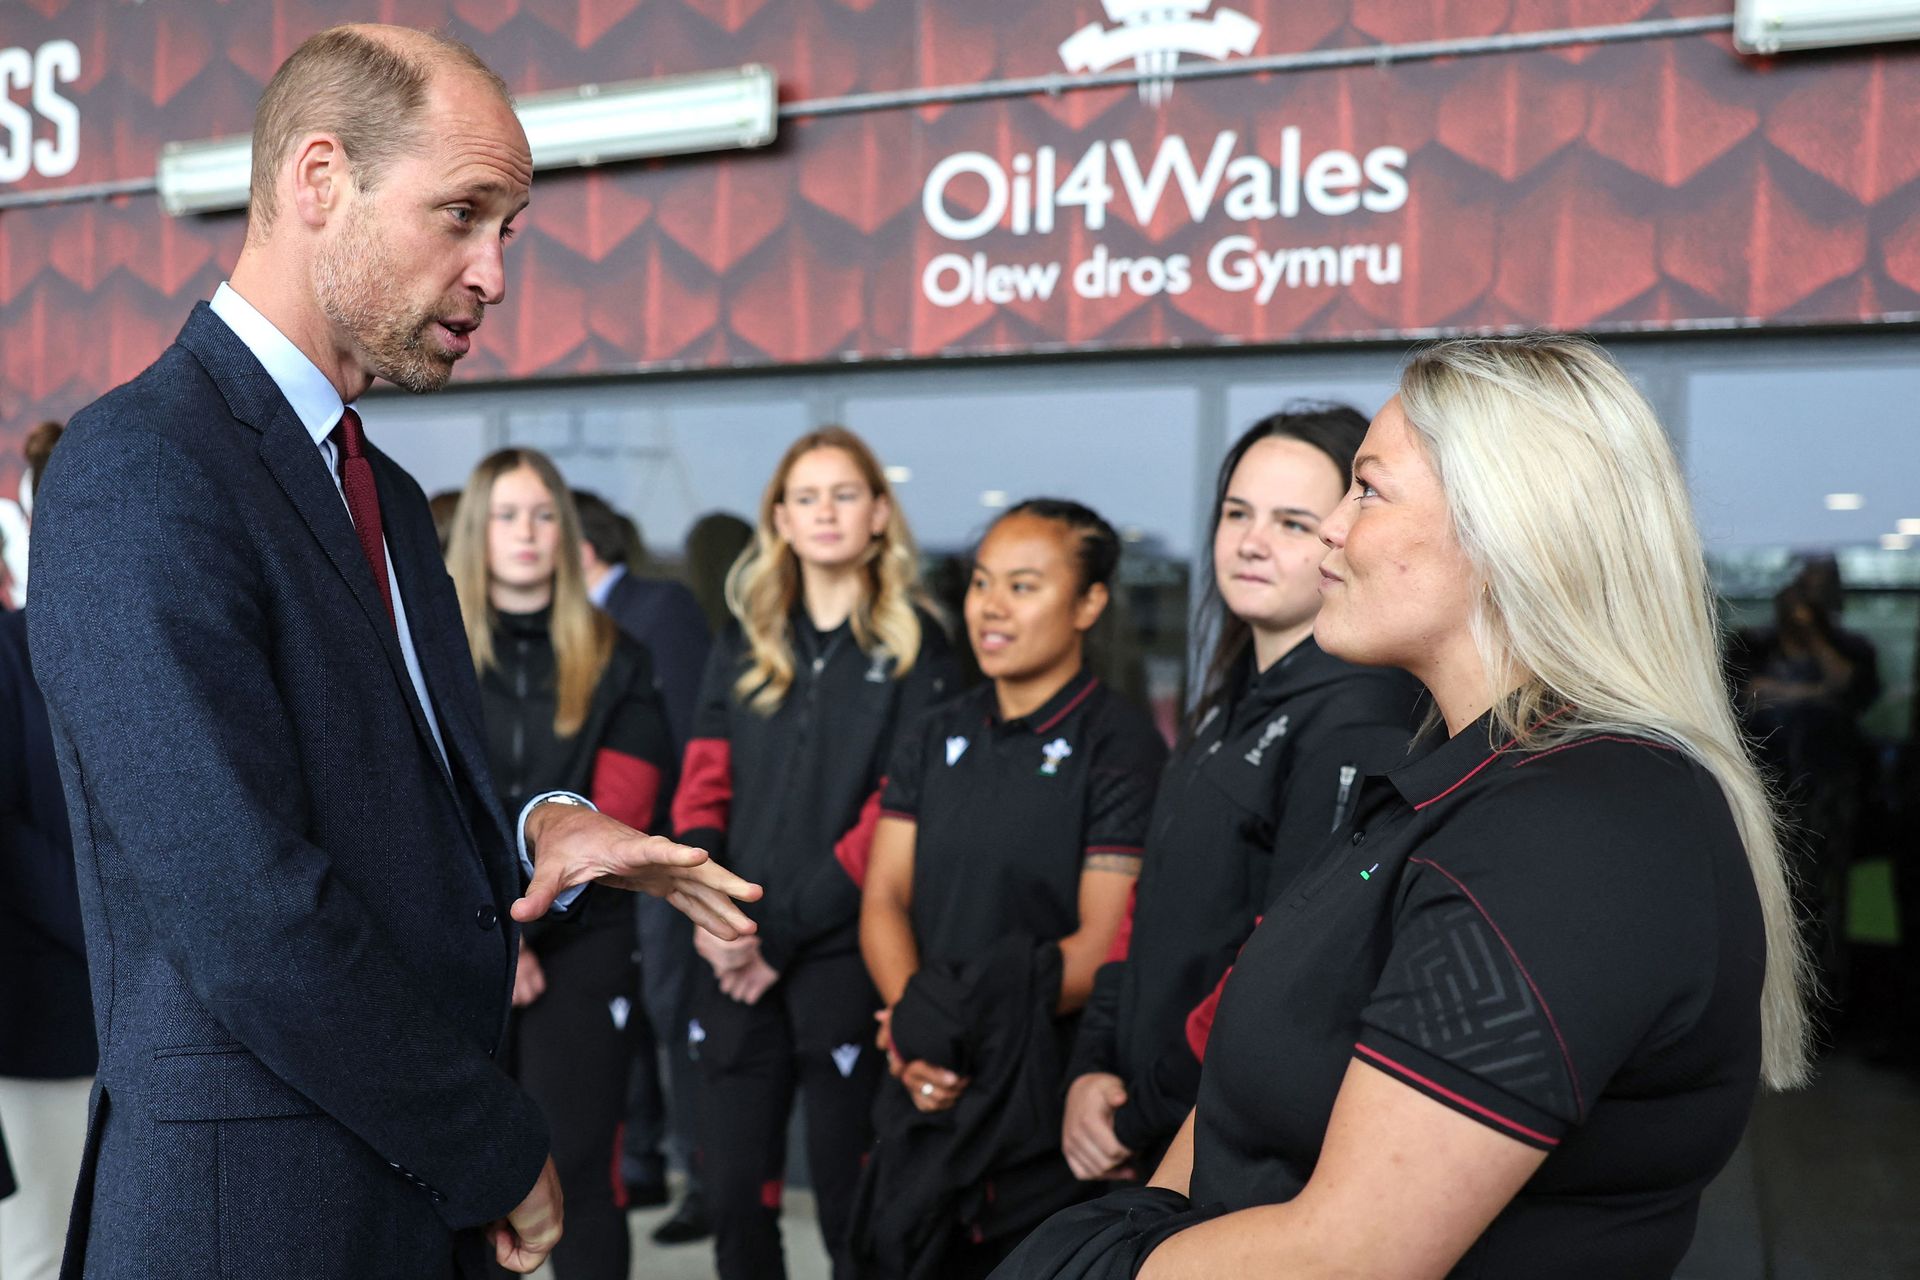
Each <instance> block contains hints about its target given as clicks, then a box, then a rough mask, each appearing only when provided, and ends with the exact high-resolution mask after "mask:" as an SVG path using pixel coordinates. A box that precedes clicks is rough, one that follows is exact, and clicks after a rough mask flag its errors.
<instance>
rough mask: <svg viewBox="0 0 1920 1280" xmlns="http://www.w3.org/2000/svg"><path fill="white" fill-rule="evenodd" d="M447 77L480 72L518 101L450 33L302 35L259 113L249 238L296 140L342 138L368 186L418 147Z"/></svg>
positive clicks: (264, 218) (365, 28)
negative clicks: (434, 96) (431, 100)
mask: <svg viewBox="0 0 1920 1280" xmlns="http://www.w3.org/2000/svg"><path fill="white" fill-rule="evenodd" d="M443 74H453V75H462V74H464V75H473V76H478V77H479V78H480V79H481V80H483V81H484V82H485V83H486V84H487V85H488V86H489V87H490V88H491V89H492V90H493V91H494V92H497V93H498V94H499V95H500V97H501V98H502V99H503V100H505V101H508V102H511V101H512V96H511V95H510V94H509V93H508V92H507V86H506V82H505V81H503V80H501V79H500V77H499V76H498V75H497V74H495V72H494V71H493V69H492V68H491V67H489V66H487V64H486V63H484V62H482V61H481V60H480V56H479V55H478V54H476V53H475V52H474V51H473V50H472V49H469V48H468V47H467V46H466V45H464V44H462V43H460V42H459V41H458V40H455V39H453V38H452V37H451V36H445V35H441V34H439V33H437V32H429V31H416V30H414V29H413V28H411V27H390V26H379V25H373V24H356V25H352V26H340V27H331V28H329V29H328V30H325V31H322V32H320V33H319V34H317V35H314V36H310V37H308V38H307V39H306V40H305V41H303V42H302V43H301V45H300V47H299V48H298V49H295V50H294V51H293V53H292V55H291V56H289V57H288V58H287V60H286V61H285V62H283V63H281V64H280V69H279V70H278V71H276V72H274V73H273V79H272V80H270V81H268V82H267V87H266V90H265V92H263V93H262V94H261V95H260V106H259V108H258V109H257V110H256V111H255V113H254V118H253V186H252V209H251V212H250V214H249V219H250V221H249V224H248V234H249V235H250V236H252V235H256V234H259V233H261V232H264V231H265V230H266V229H267V228H268V227H269V226H270V225H271V224H272V222H273V219H274V217H275V215H276V214H277V213H278V212H279V210H278V207H277V206H278V192H277V190H276V185H277V183H278V182H279V179H280V172H281V170H282V169H283V168H284V167H285V165H286V162H287V158H288V156H289V155H290V154H291V153H292V150H293V148H294V145H295V144H296V143H297V142H298V141H299V140H300V139H301V138H303V137H307V136H309V135H311V134H315V133H329V134H332V135H333V136H334V137H336V138H338V139H339V140H340V145H341V148H342V149H343V150H344V151H345V152H346V156H347V160H348V162H349V163H350V164H351V165H352V168H353V177H354V183H355V185H356V186H358V187H359V188H360V189H361V190H362V191H371V190H372V189H373V188H374V187H375V186H377V185H378V184H379V181H380V176H381V174H382V173H383V172H384V171H385V169H386V167H387V166H388V165H389V164H390V163H392V161H393V160H394V158H395V157H396V156H400V155H404V154H406V153H407V152H408V151H410V150H412V149H414V148H416V147H417V146H418V145H419V144H420V142H421V140H422V137H423V135H424V134H425V133H426V132H427V128H426V125H427V121H426V119H425V113H424V111H423V108H424V107H425V106H426V103H427V97H428V91H429V88H430V86H431V84H432V82H433V79H434V77H436V76H438V75H443Z"/></svg>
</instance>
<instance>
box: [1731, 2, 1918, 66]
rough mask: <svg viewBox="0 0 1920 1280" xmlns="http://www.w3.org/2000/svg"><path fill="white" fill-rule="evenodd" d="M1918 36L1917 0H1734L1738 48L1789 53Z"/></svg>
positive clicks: (1734, 24) (1753, 51)
mask: <svg viewBox="0 0 1920 1280" xmlns="http://www.w3.org/2000/svg"><path fill="white" fill-rule="evenodd" d="M1913 39H1920V0H1738V3H1737V4H1736V5H1735V6H1734V17H1733V42H1734V44H1735V45H1736V46H1738V47H1739V49H1740V51H1741V52H1742V53H1759V54H1772V53H1787V52H1791V51H1793V50H1796V49H1829V48H1833V47H1836V46H1838V45H1848V44H1878V43H1881V42H1883V41H1889V40H1913Z"/></svg>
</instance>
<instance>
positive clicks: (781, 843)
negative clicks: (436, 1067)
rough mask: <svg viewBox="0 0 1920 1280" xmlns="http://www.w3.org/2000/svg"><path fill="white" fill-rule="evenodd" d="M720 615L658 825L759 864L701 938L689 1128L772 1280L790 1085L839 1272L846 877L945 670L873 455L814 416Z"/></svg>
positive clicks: (846, 1178) (729, 1260)
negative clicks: (741, 931) (736, 905)
mask: <svg viewBox="0 0 1920 1280" xmlns="http://www.w3.org/2000/svg"><path fill="white" fill-rule="evenodd" d="M727 602H728V605H729V606H730V608H731V609H732V612H733V615H734V618H735V619H736V625H735V626H734V627H732V628H731V629H730V630H729V631H728V632H727V633H726V634H725V635H724V636H722V637H721V639H720V641H719V642H718V643H717V644H716V645H715V646H714V651H713V656H712V658H711V659H710V661H709V662H708V664H707V674H706V680H705V682H704V685H703V688H702V691H701V696H700V705H699V708H698V709H697V711H696V713H695V717H694V729H693V739H692V741H691V742H690V743H689V744H688V746H687V752H686V764H685V769H684V775H685V776H684V780H683V781H682V783H681V786H680V789H679V792H678V794H677V795H676V797H675V801H674V828H675V830H676V831H678V832H679V837H680V839H682V840H683V841H685V842H687V843H689V844H694V845H698V846H701V847H703V848H706V849H707V850H708V851H709V852H710V853H712V855H713V856H714V858H715V860H716V861H718V862H720V863H722V864H723V865H725V866H727V867H729V868H733V869H736V870H739V871H741V872H743V873H744V872H747V871H748V870H749V869H750V870H751V873H752V874H753V875H755V876H758V877H760V878H761V880H762V882H763V883H764V884H765V886H766V890H767V892H766V896H765V897H764V898H763V899H762V900H761V906H760V907H759V908H758V909H757V910H756V913H755V916H754V919H755V920H756V922H757V923H758V925H759V930H758V932H757V933H755V934H753V935H751V936H750V937H747V938H743V939H740V940H739V941H737V942H732V943H724V944H723V943H718V942H717V940H715V939H712V938H709V937H707V936H705V935H704V934H703V935H698V936H697V937H696V945H697V946H698V948H699V952H700V954H701V956H702V957H703V958H704V960H705V962H706V963H705V964H703V965H700V966H697V968H698V969H699V970H700V972H699V973H698V974H697V977H696V980H695V994H694V1017H695V1023H694V1030H693V1032H692V1034H693V1035H694V1036H695V1037H696V1038H697V1040H698V1043H697V1046H696V1048H697V1052H698V1056H699V1063H700V1071H701V1087H700V1091H699V1092H700V1108H699V1110H700V1124H699V1129H700V1141H701V1150H702V1154H703V1160H704V1173H705V1178H706V1184H707V1188H708V1195H709V1197H710V1200H711V1205H712V1210H713V1215H714V1239H715V1255H716V1259H717V1261H718V1264H719V1270H720V1275H721V1277H722V1280H779V1277H781V1276H784V1275H785V1274H786V1267H785V1262H784V1258H783V1255H782V1252H781V1243H780V1224H779V1212H780V1198H781V1190H782V1185H783V1179H784V1177H785V1168H786V1149H787V1148H786V1138H787V1125H788V1120H789V1117H790V1113H791V1111H792V1109H793V1102H794V1097H795V1093H796V1090H797V1091H798V1092H799V1093H800V1094H802V1095H803V1096H804V1097H805V1099H806V1118H807V1120H806V1123H807V1157H808V1159H807V1167H808V1170H809V1171H810V1173H811V1175H812V1179H813V1189H814V1194H815V1197H816V1201H817V1203H818V1205H819V1211H820V1227H821V1232H822V1234H823V1235H824V1236H825V1237H826V1242H827V1247H828V1249H829V1251H830V1252H831V1253H832V1255H833V1272H834V1275H835V1276H836V1277H837V1278H838V1280H851V1277H852V1276H853V1274H854V1271H853V1266H852V1261H851V1259H850V1257H849V1255H848V1253H847V1247H846V1227H847V1220H848V1212H849V1208H850V1204H851V1199H852V1193H853V1188H854V1185H855V1182H856V1180H857V1178H858V1176H859V1169H860V1160H861V1157H862V1155H863V1154H864V1153H865V1152H866V1150H867V1147H868V1145H869V1141H870V1138H871V1134H872V1123H871V1116H870V1113H871V1110H872V1106H873V1094H874V1089H875V1088H876V1087H877V1085H878V1083H879V1081H880V1079H881V1078H882V1077H883V1076H884V1074H885V1072H884V1067H883V1063H882V1059H881V1057H880V1055H879V1054H878V1053H876V1052H875V1051H874V1048H873V1045H872V1038H873V1014H874V1010H875V1009H876V1008H877V1007H878V1000H877V999H876V997H875V995H874V992H873V988H872V985H871V984H870V983H869V982H868V981H867V976H866V972H865V970H864V969H863V968H862V967H861V963H860V953H859V945H858V936H857V930H858V921H859V914H860V883H861V880H862V879H863V877H864V876H865V874H866V865H867V855H868V846H869V843H870V841H871V840H872V834H873V826H874V823H875V822H876V821H877V820H878V812H879V790H880V786H881V784H882V782H883V781H884V779H883V777H882V773H883V771H884V768H885V765H886V761H887V755H888V752H889V751H890V749H891V747H892V744H893V739H894V734H895V732H896V730H898V729H899V728H900V727H902V726H904V725H908V724H911V723H913V721H914V720H915V718H916V717H917V716H918V714H919V713H920V712H921V710H923V709H924V708H926V707H927V706H930V705H931V704H933V703H935V702H937V701H939V700H940V699H941V698H942V697H943V696H944V695H945V694H946V693H947V692H948V688H949V685H950V682H951V680H952V678H953V672H954V663H953V658H952V654H951V651H950V649H949V646H948V644H947V640H946V636H945V634H944V633H943V632H942V631H941V629H940V626H939V624H938V623H937V622H936V621H935V620H934V618H933V617H932V615H931V614H929V613H928V612H927V611H926V609H925V608H924V607H923V606H922V604H921V594H920V587H919V563H918V556H917V553H916V551H915V549H914V545H913V538H912V536H911V534H909V532H908V530H907V523H906V518H905V517H904V515H902V513H901V512H900V509H899V507H898V506H897V505H896V504H895V502H894V497H893V493H892V491H891V490H890V489H889V487H888V485H887V480H886V476H885V473H884V472H883V471H882V469H881V467H880V463H879V460H878V459H876V458H875V457H874V455H873V452H872V450H870V449H868V447H867V446H866V444H865V443H864V442H863V441H862V440H861V439H860V438H859V437H858V436H856V435H854V434H853V433H852V432H850V431H847V430H845V429H844V428H840V427H827V428H824V429H822V430H819V431H815V432H811V433H809V434H808V435H806V436H803V437H801V438H800V439H799V440H797V441H795V442H794V444H793V445H792V447H790V448H789V449H788V450H787V452H786V455H785V456H784V457H782V458H781V460H780V464H779V466H778V467H777V468H775V470H774V474H773V478H772V479H771V480H770V481H769V482H768V484H767V488H766V492H765V493H764V494H763V495H762V497H761V501H760V520H759V527H758V529H757V530H756V532H755V537H754V542H753V545H752V547H751V548H750V549H749V550H748V551H747V552H746V553H745V554H744V555H743V556H742V557H741V559H740V560H739V561H738V562H737V563H736V564H735V566H734V569H733V572H732V573H731V575H730V576H729V578H728V581H727Z"/></svg>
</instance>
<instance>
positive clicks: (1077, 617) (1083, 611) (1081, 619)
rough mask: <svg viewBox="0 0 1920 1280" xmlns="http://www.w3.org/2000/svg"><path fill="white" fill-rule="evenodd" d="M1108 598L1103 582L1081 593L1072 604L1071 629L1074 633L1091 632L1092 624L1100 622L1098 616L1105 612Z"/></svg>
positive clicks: (1105, 585)
mask: <svg viewBox="0 0 1920 1280" xmlns="http://www.w3.org/2000/svg"><path fill="white" fill-rule="evenodd" d="M1110 598H1111V597H1110V596H1109V595H1108V594H1107V584H1106V583H1104V582H1096V583H1094V584H1093V585H1092V586H1090V587H1088V588H1087V589H1086V590H1085V591H1083V592H1081V593H1080V598H1079V599H1078V600H1076V601H1074V603H1073V629H1074V630H1075V631H1091V630H1093V624H1094V623H1096V622H1098V621H1100V615H1101V614H1103V613H1105V612H1106V611H1107V601H1108V600H1109V599H1110Z"/></svg>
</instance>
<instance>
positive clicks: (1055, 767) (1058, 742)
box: [1040, 738, 1073, 778]
mask: <svg viewBox="0 0 1920 1280" xmlns="http://www.w3.org/2000/svg"><path fill="white" fill-rule="evenodd" d="M1072 754H1073V746H1072V744H1070V743H1069V742H1068V741H1067V740H1066V739H1065V738H1055V739H1054V740H1053V741H1052V742H1049V743H1048V744H1047V745H1046V746H1044V747H1042V748H1040V755H1041V757H1042V763H1041V765H1040V772H1041V773H1043V774H1045V775H1046V776H1047V777H1049V778H1051V777H1053V776H1054V775H1055V774H1057V773H1059V772H1060V762H1061V761H1063V760H1065V759H1066V758H1067V757H1068V756H1070V755H1072Z"/></svg>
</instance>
